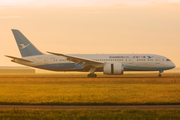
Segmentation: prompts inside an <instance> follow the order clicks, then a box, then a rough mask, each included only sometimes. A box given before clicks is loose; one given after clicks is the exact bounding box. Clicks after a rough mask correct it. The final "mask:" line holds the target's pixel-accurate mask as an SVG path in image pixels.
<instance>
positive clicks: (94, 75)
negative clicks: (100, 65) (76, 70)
mask: <svg viewBox="0 0 180 120" xmlns="http://www.w3.org/2000/svg"><path fill="white" fill-rule="evenodd" d="M87 77H88V78H96V77H97V75H96V74H88V75H87Z"/></svg>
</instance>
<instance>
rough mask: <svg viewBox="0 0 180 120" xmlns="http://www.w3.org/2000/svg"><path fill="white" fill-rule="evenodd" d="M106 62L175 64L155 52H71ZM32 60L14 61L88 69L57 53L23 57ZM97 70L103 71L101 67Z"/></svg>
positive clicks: (136, 67)
mask: <svg viewBox="0 0 180 120" xmlns="http://www.w3.org/2000/svg"><path fill="white" fill-rule="evenodd" d="M71 55H73V56H77V57H83V58H87V59H91V60H95V61H100V62H104V63H122V64H123V65H124V70H125V71H163V70H168V69H172V68H174V67H175V64H174V63H173V62H172V61H170V60H169V59H168V58H166V57H164V56H160V55H154V54H71ZM23 59H26V60H30V61H32V62H31V63H27V62H24V61H21V60H15V61H14V62H16V63H19V64H23V65H27V66H31V67H35V68H40V69H46V70H52V71H88V70H86V69H84V68H83V64H84V63H83V64H81V65H80V64H76V63H74V62H72V61H69V60H67V58H66V57H62V56H56V55H45V54H44V55H36V56H30V57H23ZM97 71H100V72H102V69H101V68H99V69H97Z"/></svg>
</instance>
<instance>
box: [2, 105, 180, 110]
mask: <svg viewBox="0 0 180 120" xmlns="http://www.w3.org/2000/svg"><path fill="white" fill-rule="evenodd" d="M14 108H16V109H46V110H50V109H55V110H58V109H59V110H70V109H72V110H78V109H99V110H104V109H109V110H117V109H120V110H121V109H139V110H141V109H180V105H134V106H132V105H131V106H50V105H0V109H14Z"/></svg>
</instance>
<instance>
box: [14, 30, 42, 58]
mask: <svg viewBox="0 0 180 120" xmlns="http://www.w3.org/2000/svg"><path fill="white" fill-rule="evenodd" d="M12 32H13V34H14V37H15V39H16V43H17V46H18V48H19V51H20V52H21V56H22V57H27V56H34V55H42V54H43V53H41V52H40V51H39V50H38V49H37V48H36V47H35V46H34V45H33V44H32V43H31V42H30V41H29V40H28V39H27V38H26V37H25V36H24V35H23V34H22V33H21V32H20V31H19V30H15V29H12Z"/></svg>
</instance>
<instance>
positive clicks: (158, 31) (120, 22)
mask: <svg viewBox="0 0 180 120" xmlns="http://www.w3.org/2000/svg"><path fill="white" fill-rule="evenodd" d="M179 14H180V0H38V1H37V0H1V1H0V26H1V27H0V40H1V44H0V48H1V52H0V65H1V66H17V65H18V64H15V63H12V62H10V59H9V58H6V57H4V55H11V56H16V57H21V55H20V53H19V50H18V48H17V45H16V42H15V40H14V36H13V34H12V32H11V29H18V30H20V31H21V32H22V33H23V34H24V35H25V36H26V37H27V38H28V39H29V40H30V41H31V42H32V43H33V44H34V45H35V46H36V47H37V48H38V49H39V50H40V51H42V52H43V53H46V51H51V52H58V53H64V54H77V53H78V54H96V53H99V54H101V53H104V54H111V53H115V54H132V53H137V54H143V53H145V54H158V55H162V56H166V57H168V58H169V59H171V60H172V61H173V62H174V63H175V64H176V66H177V67H180V60H179V59H180V54H179V52H180V22H179V21H180V16H179Z"/></svg>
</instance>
